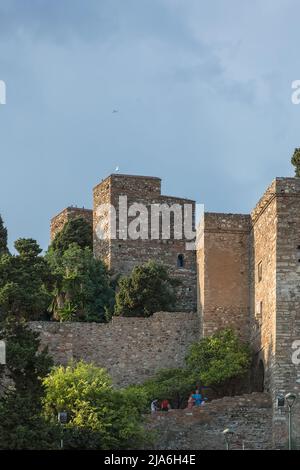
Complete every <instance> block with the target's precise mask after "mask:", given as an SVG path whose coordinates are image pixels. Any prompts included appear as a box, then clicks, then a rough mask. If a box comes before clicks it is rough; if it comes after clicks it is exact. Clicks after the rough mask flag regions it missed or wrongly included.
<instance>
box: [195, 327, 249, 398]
mask: <svg viewBox="0 0 300 470" xmlns="http://www.w3.org/2000/svg"><path fill="white" fill-rule="evenodd" d="M250 362H251V352H250V348H249V346H248V345H247V344H245V343H243V342H242V341H241V340H240V339H239V338H238V336H237V334H236V333H235V332H234V331H233V330H231V329H225V330H221V331H218V332H217V333H215V334H213V335H211V336H207V337H206V338H202V339H201V340H200V341H199V342H198V343H194V344H192V346H191V347H190V350H189V352H188V354H187V357H186V364H187V368H188V370H189V371H191V373H193V374H196V375H197V376H198V377H199V379H200V381H201V384H202V385H204V386H208V387H211V388H213V389H214V390H215V391H217V392H218V394H223V395H224V394H225V393H226V392H227V393H230V392H231V386H234V381H235V379H237V378H241V377H243V376H245V374H247V372H248V371H249V367H250Z"/></svg>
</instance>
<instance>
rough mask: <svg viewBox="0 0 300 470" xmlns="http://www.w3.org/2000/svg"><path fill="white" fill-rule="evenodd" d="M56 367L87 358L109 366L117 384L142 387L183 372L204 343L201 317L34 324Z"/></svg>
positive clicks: (161, 316) (171, 315) (158, 316)
mask: <svg viewBox="0 0 300 470" xmlns="http://www.w3.org/2000/svg"><path fill="white" fill-rule="evenodd" d="M30 325H31V328H32V329H33V330H34V331H37V332H38V333H39V334H40V339H41V346H42V347H45V346H47V347H48V349H49V353H50V354H51V356H52V357H53V358H54V361H55V363H56V364H67V363H68V362H69V361H71V360H80V359H84V360H85V361H88V362H93V363H95V364H97V365H98V366H101V367H105V368H106V369H107V370H108V372H109V373H110V374H111V376H112V378H113V381H114V383H115V384H116V385H119V386H125V385H128V384H133V383H142V382H143V381H144V380H146V379H148V378H150V377H152V376H153V374H154V373H155V372H156V371H157V370H159V369H162V368H171V367H182V366H183V365H184V358H185V355H186V353H187V351H188V348H189V346H190V345H191V343H193V342H195V341H197V340H198V339H199V318H198V315H197V314H196V313H186V312H176V313H174V312H171V313H168V312H159V313H155V314H154V315H153V316H152V317H150V318H125V317H114V318H113V319H112V321H111V322H110V323H107V324H104V323H76V322H70V323H69V322H64V323H57V322H45V321H41V322H31V323H30Z"/></svg>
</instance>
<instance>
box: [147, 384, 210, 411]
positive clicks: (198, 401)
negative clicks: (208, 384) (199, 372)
mask: <svg viewBox="0 0 300 470" xmlns="http://www.w3.org/2000/svg"><path fill="white" fill-rule="evenodd" d="M206 400H207V399H206V398H203V396H202V394H201V393H200V390H199V389H198V388H196V390H195V392H191V394H190V396H189V399H188V403H187V408H188V409H189V410H191V409H192V408H193V407H194V406H195V407H198V406H202V405H204V404H205V401H206ZM170 409H171V405H170V403H169V400H166V399H165V400H162V401H161V402H159V401H158V400H157V399H156V400H153V401H152V402H151V413H156V412H157V411H169V410H170Z"/></svg>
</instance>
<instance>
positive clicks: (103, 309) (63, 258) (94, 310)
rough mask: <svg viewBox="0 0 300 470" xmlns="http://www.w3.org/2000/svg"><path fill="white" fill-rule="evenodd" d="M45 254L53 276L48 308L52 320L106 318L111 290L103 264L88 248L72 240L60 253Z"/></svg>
mask: <svg viewBox="0 0 300 470" xmlns="http://www.w3.org/2000/svg"><path fill="white" fill-rule="evenodd" d="M46 258H47V260H48V262H49V265H50V267H51V270H52V273H53V276H54V279H55V282H54V287H53V290H52V303H51V305H50V308H49V310H50V312H51V313H52V314H53V317H54V318H55V319H56V320H61V321H71V320H77V321H96V322H103V321H107V320H108V319H109V318H110V312H111V310H112V309H113V303H114V291H113V289H112V288H111V287H110V283H109V276H108V272H107V270H106V267H105V265H104V264H103V262H102V261H101V260H97V259H95V258H94V256H93V253H92V251H91V250H90V249H89V248H80V247H79V246H78V245H77V244H76V243H73V244H71V245H70V246H69V248H68V249H67V250H66V251H65V252H64V253H63V254H60V252H58V251H53V250H51V251H49V253H48V254H47V256H46Z"/></svg>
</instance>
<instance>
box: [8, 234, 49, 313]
mask: <svg viewBox="0 0 300 470" xmlns="http://www.w3.org/2000/svg"><path fill="white" fill-rule="evenodd" d="M15 248H16V250H17V251H18V254H17V255H13V256H11V255H9V254H6V255H2V256H0V308H1V311H2V312H3V314H5V315H7V316H9V315H15V316H17V317H19V318H22V317H24V318H26V319H28V320H34V319H37V318H39V317H40V315H41V314H42V313H43V312H46V310H47V307H48V305H49V303H50V299H51V297H50V294H49V292H48V290H47V289H48V286H49V284H50V282H51V272H50V269H49V266H48V264H47V262H46V261H45V259H44V258H43V257H42V256H40V253H41V252H42V250H41V248H40V247H39V245H38V244H37V242H36V241H35V240H32V239H24V238H21V239H19V240H17V241H16V242H15Z"/></svg>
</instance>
